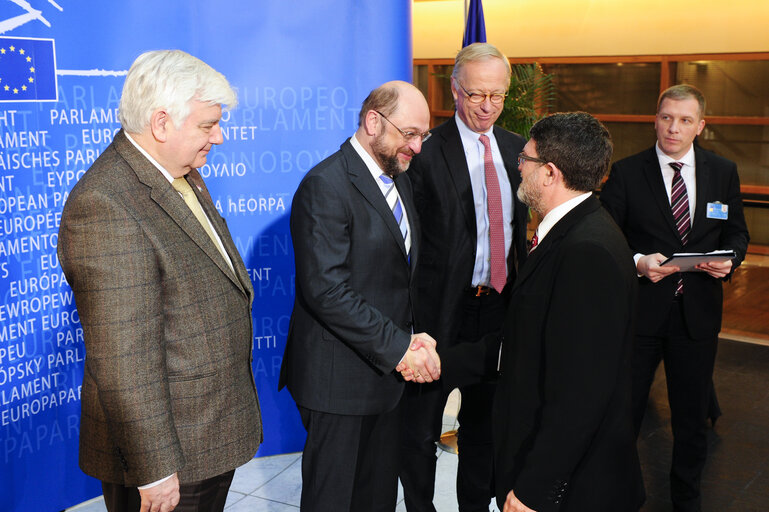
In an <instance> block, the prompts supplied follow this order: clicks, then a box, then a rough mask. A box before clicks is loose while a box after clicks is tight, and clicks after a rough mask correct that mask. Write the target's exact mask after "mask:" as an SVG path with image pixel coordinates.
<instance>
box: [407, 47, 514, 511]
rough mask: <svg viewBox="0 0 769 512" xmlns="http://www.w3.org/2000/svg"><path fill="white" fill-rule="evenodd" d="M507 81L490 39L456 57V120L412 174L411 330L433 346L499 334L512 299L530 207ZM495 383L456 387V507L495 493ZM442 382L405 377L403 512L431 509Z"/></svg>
mask: <svg viewBox="0 0 769 512" xmlns="http://www.w3.org/2000/svg"><path fill="white" fill-rule="evenodd" d="M509 85H510V64H509V62H508V60H507V58H506V57H505V56H504V55H503V54H502V53H501V52H500V51H499V50H498V49H497V48H495V47H494V46H492V45H490V44H486V43H475V44H472V45H469V46H467V47H465V48H463V49H462V50H461V51H460V52H459V53H458V54H457V57H456V61H455V64H454V71H453V73H452V77H451V91H452V94H453V95H454V101H455V103H456V114H455V115H454V117H452V118H451V119H449V120H448V121H446V122H445V123H443V124H442V125H440V126H438V127H437V128H435V129H434V130H433V131H432V133H433V137H432V138H431V140H430V141H429V142H427V143H425V145H424V147H423V148H422V153H420V154H419V155H418V156H417V157H416V158H415V159H414V162H413V164H412V169H411V170H410V171H409V176H410V177H411V180H412V183H413V184H414V196H415V198H416V205H417V212H418V213H419V218H420V221H421V223H422V227H423V229H422V246H421V249H420V260H419V269H418V275H417V293H418V294H417V301H416V308H417V329H419V330H424V331H426V332H429V333H431V334H432V335H433V336H435V338H436V339H437V340H438V351H439V352H440V351H441V350H442V349H444V348H449V347H451V346H453V345H455V344H456V343H462V342H476V341H478V340H479V339H480V338H482V337H483V336H484V335H485V334H488V333H492V332H497V331H499V329H500V327H501V325H502V319H503V318H504V313H505V306H506V304H507V300H506V297H507V296H508V293H507V291H508V290H507V288H506V285H507V284H508V283H512V282H513V280H514V279H515V274H516V268H517V265H518V264H520V262H522V261H523V260H524V259H525V257H526V222H527V219H528V211H527V208H526V206H525V205H523V204H522V203H521V202H520V201H518V199H517V198H516V197H515V192H516V190H517V188H518V183H519V182H520V174H519V173H518V171H517V169H516V167H517V163H516V159H517V157H518V153H519V152H520V151H521V149H522V148H523V145H524V144H525V142H526V141H525V140H524V139H523V138H522V137H520V136H518V135H516V134H514V133H511V132H508V131H506V130H504V129H502V128H500V127H498V126H494V122H495V121H496V120H497V118H498V117H499V114H500V113H501V112H502V106H503V104H504V99H505V96H506V94H507V90H508V87H509ZM494 387H495V384H494V382H493V380H492V381H486V382H481V383H475V384H472V385H468V386H466V387H462V388H461V393H462V402H461V408H460V411H459V418H458V419H459V432H458V445H459V465H458V468H457V500H458V502H459V510H460V511H461V512H477V511H479V510H483V511H488V509H489V501H490V500H491V497H492V496H493V495H494V493H493V489H492V481H493V453H492V445H491V402H492V398H493V395H494ZM450 391H451V390H450V389H448V390H443V389H442V387H441V386H440V383H434V384H429V385H426V386H420V385H415V384H407V386H406V393H405V395H404V398H403V410H404V416H403V417H404V419H405V421H404V431H403V434H402V446H403V463H402V465H401V466H402V467H401V471H400V478H401V482H402V484H403V490H404V495H405V500H406V507H407V509H408V510H409V512H415V511H420V512H422V511H423V512H428V511H429V512H434V511H435V508H434V507H433V504H432V500H433V493H434V489H435V465H436V456H435V441H437V440H438V438H439V437H440V434H441V424H442V416H443V409H444V406H445V403H446V398H447V392H450Z"/></svg>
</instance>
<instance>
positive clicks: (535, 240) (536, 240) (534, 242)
mask: <svg viewBox="0 0 769 512" xmlns="http://www.w3.org/2000/svg"><path fill="white" fill-rule="evenodd" d="M538 243H539V237H538V236H537V232H536V231H535V232H534V236H532V237H531V245H530V246H529V254H531V251H533V250H534V248H535V247H536V246H537V244H538Z"/></svg>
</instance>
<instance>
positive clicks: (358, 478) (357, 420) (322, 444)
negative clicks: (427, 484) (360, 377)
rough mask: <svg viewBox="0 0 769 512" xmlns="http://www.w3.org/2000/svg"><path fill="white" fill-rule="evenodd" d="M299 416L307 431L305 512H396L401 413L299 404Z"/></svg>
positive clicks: (304, 475)
mask: <svg viewBox="0 0 769 512" xmlns="http://www.w3.org/2000/svg"><path fill="white" fill-rule="evenodd" d="M351 385H354V383H353V384H351ZM299 414H300V415H301V417H302V423H303V424H304V427H305V429H306V430H307V441H306V443H305V446H304V453H303V455H302V498H301V504H300V508H301V510H302V512H331V511H333V512H360V511H363V510H365V511H371V512H380V511H381V512H393V510H395V505H396V502H397V498H398V414H399V412H398V409H397V408H396V409H395V410H393V411H390V412H386V413H383V414H378V415H371V416H347V415H340V414H330V413H325V412H319V411H313V410H310V409H307V408H305V407H301V406H299Z"/></svg>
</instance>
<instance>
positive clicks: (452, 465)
mask: <svg viewBox="0 0 769 512" xmlns="http://www.w3.org/2000/svg"><path fill="white" fill-rule="evenodd" d="M458 406H459V397H458V392H454V393H452V395H451V397H450V398H449V401H448V403H447V405H446V411H445V415H444V418H443V421H444V431H447V430H451V429H454V428H456V415H457V414H456V413H457V410H458ZM301 470H302V454H301V453H290V454H287V455H276V456H273V457H261V458H258V459H253V460H252V461H251V462H249V463H248V464H246V465H245V466H242V467H240V468H238V469H237V470H236V471H235V478H234V479H233V481H232V486H231V487H230V493H229V495H228V497H227V505H226V506H225V508H226V510H227V511H228V512H290V511H293V512H296V511H297V510H299V497H300V494H301V491H302V476H301ZM456 476H457V456H456V455H454V454H452V453H447V452H444V451H441V450H438V468H437V479H436V483H435V498H434V503H435V508H436V510H438V511H439V512H441V511H445V510H457V496H456V491H455V488H454V483H455V481H456ZM106 510H107V509H106V508H105V506H104V500H102V499H101V498H96V499H94V500H91V501H89V502H87V503H83V504H81V505H78V506H77V507H73V508H71V509H68V511H67V512H106ZM395 510H396V512H406V505H405V504H404V503H403V491H402V490H401V489H400V486H399V489H398V506H397V508H396V509H395ZM492 511H493V512H498V509H497V508H496V507H493V508H492Z"/></svg>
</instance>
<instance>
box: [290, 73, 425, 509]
mask: <svg viewBox="0 0 769 512" xmlns="http://www.w3.org/2000/svg"><path fill="white" fill-rule="evenodd" d="M429 122H430V113H429V110H428V108H427V102H426V101H425V99H424V97H423V96H422V94H421V93H420V92H419V90H418V89H416V88H415V87H414V86H412V85H411V84H408V83H405V82H388V83H386V84H384V85H382V86H380V87H379V88H377V89H375V90H374V91H372V92H371V94H370V95H369V96H368V98H366V100H365V101H364V102H363V106H362V108H361V111H360V116H359V127H358V130H357V131H356V133H355V134H354V135H353V137H351V138H350V139H348V140H347V141H346V142H345V143H344V144H342V146H341V148H340V150H339V151H338V152H336V153H334V154H333V155H331V156H330V157H329V158H327V159H326V160H324V161H323V162H321V163H319V164H318V165H317V166H315V167H314V168H313V169H312V170H310V172H309V173H308V174H307V176H305V178H304V179H303V180H302V182H301V183H300V185H299V188H298V190H297V192H296V194H295V196H294V200H293V204H292V208H291V235H292V239H293V243H294V251H295V258H296V300H295V303H294V311H293V313H292V316H291V326H290V329H289V335H288V340H287V343H286V351H285V354H284V357H283V366H282V368H281V376H280V386H281V388H282V387H283V386H287V387H288V389H289V391H290V392H291V395H292V396H293V398H294V400H295V401H296V403H297V406H298V408H299V412H300V415H301V417H302V422H303V423H304V426H305V428H306V429H307V442H306V444H305V448H304V454H303V458H302V498H301V509H302V510H303V511H305V512H307V511H316V510H317V511H329V510H335V511H336V510H338V511H355V512H358V511H364V510H365V511H380V510H381V511H388V512H392V510H394V509H395V502H396V497H397V462H398V409H397V406H398V403H399V401H400V398H401V395H402V393H403V387H404V383H403V380H402V379H401V378H400V376H399V375H398V373H397V372H396V371H395V368H396V366H397V365H399V364H400V363H401V362H402V363H403V364H404V365H405V366H408V368H409V369H410V370H411V371H413V372H414V373H415V374H416V375H417V378H418V380H419V381H420V382H425V381H428V382H432V381H433V379H437V378H438V377H439V376H440V365H439V363H440V362H439V360H438V357H437V354H436V353H435V349H434V347H435V341H434V340H433V339H432V338H431V337H429V336H427V335H426V334H424V333H421V334H417V335H415V334H412V333H413V332H414V330H413V326H414V323H413V322H414V320H413V313H412V306H413V300H414V280H413V269H414V267H415V266H416V265H417V263H418V260H419V252H420V247H419V230H418V223H417V214H416V210H415V208H414V201H413V198H412V192H411V184H410V182H409V179H408V176H407V175H405V174H403V172H404V171H405V170H406V169H407V168H408V167H409V163H410V161H411V159H412V157H413V156H414V155H415V154H417V153H419V151H420V149H421V146H422V142H423V141H424V140H426V139H427V138H428V137H429V135H430V134H429V132H428V128H429ZM416 339H421V340H423V343H424V344H425V347H423V348H420V349H419V350H409V346H410V344H411V343H412V341H413V340H416Z"/></svg>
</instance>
